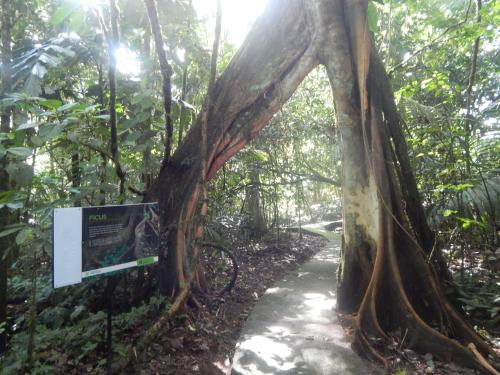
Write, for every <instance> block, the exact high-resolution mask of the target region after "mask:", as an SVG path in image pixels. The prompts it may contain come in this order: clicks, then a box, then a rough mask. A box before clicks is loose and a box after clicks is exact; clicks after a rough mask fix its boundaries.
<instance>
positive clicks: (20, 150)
mask: <svg viewBox="0 0 500 375" xmlns="http://www.w3.org/2000/svg"><path fill="white" fill-rule="evenodd" d="M7 152H8V153H10V154H12V155H15V156H19V157H20V158H27V157H29V156H31V154H32V152H33V150H32V149H31V148H28V147H11V148H8V149H7Z"/></svg>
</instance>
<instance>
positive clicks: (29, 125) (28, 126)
mask: <svg viewBox="0 0 500 375" xmlns="http://www.w3.org/2000/svg"><path fill="white" fill-rule="evenodd" d="M36 126H38V123H37V122H25V123H24V124H21V125H19V126H18V127H17V128H16V131H19V130H26V129H32V128H34V127H36Z"/></svg>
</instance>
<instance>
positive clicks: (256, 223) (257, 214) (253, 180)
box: [245, 167, 267, 238]
mask: <svg viewBox="0 0 500 375" xmlns="http://www.w3.org/2000/svg"><path fill="white" fill-rule="evenodd" d="M249 176H250V185H249V186H248V187H247V189H246V193H245V208H246V210H245V211H246V212H245V213H246V221H247V223H246V226H248V228H249V229H250V234H251V236H252V237H254V238H261V237H262V236H263V235H264V234H265V233H266V230H267V228H266V221H265V219H264V214H263V212H262V205H261V202H260V201H261V200H260V188H259V186H260V178H259V172H258V170H257V169H256V167H253V169H251V170H250V172H249Z"/></svg>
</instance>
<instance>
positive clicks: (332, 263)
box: [231, 235, 373, 375]
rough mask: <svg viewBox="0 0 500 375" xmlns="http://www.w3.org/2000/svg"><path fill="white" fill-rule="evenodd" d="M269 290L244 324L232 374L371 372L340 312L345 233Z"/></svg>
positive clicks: (296, 374)
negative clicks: (354, 346)
mask: <svg viewBox="0 0 500 375" xmlns="http://www.w3.org/2000/svg"><path fill="white" fill-rule="evenodd" d="M330 238H331V239H330V242H329V243H328V245H327V246H326V248H325V249H323V250H322V251H320V252H319V253H318V254H316V256H315V257H314V258H313V259H311V260H310V261H309V262H307V263H305V264H304V265H302V266H301V267H300V268H299V269H298V270H296V271H294V272H292V273H291V274H289V275H287V277H285V279H283V280H282V281H280V282H278V283H277V284H276V285H275V286H274V287H272V288H270V289H268V290H267V291H266V293H265V294H264V295H263V296H262V298H261V299H260V300H259V302H258V303H257V305H256V306H255V308H254V309H253V310H252V312H251V313H250V316H249V318H248V320H247V322H246V323H245V327H244V328H243V332H242V334H241V336H240V339H239V340H238V344H237V346H236V353H235V355H234V358H233V370H232V373H231V374H232V375H264V374H266V375H267V374H269V375H271V374H273V375H274V374H277V375H281V374H290V375H292V374H293V375H306V374H307V375H313V374H314V375H316V374H324V375H331V374H370V373H373V370H372V369H371V367H372V365H370V364H369V363H367V362H366V361H364V360H362V359H361V358H360V357H358V356H357V355H356V354H355V353H354V352H353V351H352V349H351V348H350V344H349V342H348V341H347V338H346V337H345V335H344V331H343V329H342V327H341V326H340V323H339V321H338V319H337V315H336V313H335V311H334V308H335V305H336V276H335V271H336V268H337V265H338V254H339V250H340V235H335V236H334V237H333V238H332V237H330Z"/></svg>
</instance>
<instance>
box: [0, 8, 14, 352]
mask: <svg viewBox="0 0 500 375" xmlns="http://www.w3.org/2000/svg"><path fill="white" fill-rule="evenodd" d="M1 5H2V6H1V22H2V28H1V36H0V39H1V59H0V61H1V63H2V64H1V71H0V73H1V83H2V87H1V91H0V93H1V97H3V96H4V95H5V94H7V93H9V92H10V90H11V87H12V78H11V72H10V68H11V64H12V47H11V39H12V37H11V20H12V18H13V17H12V11H13V9H12V4H11V2H10V0H2V2H1ZM10 124H11V109H10V108H9V107H2V112H1V113H0V131H1V132H5V133H8V132H9V131H10V130H11V125H10ZM4 146H7V142H5V144H4ZM7 164H8V160H7V157H6V156H4V157H2V158H0V193H2V192H5V191H8V190H10V189H11V185H10V178H9V174H8V173H7V171H6V170H5V168H6V166H7ZM13 220H14V214H13V213H12V212H10V211H9V209H8V208H7V207H3V208H0V231H2V230H3V228H5V226H6V225H9V224H12V223H13ZM12 241H13V239H12V236H5V237H2V238H0V324H2V323H5V324H6V320H7V280H8V271H9V268H10V255H8V254H7V251H8V249H9V248H11V247H12ZM6 328H7V327H4V329H6ZM6 343H7V335H6V333H0V354H2V353H3V352H4V351H5V347H6Z"/></svg>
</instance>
